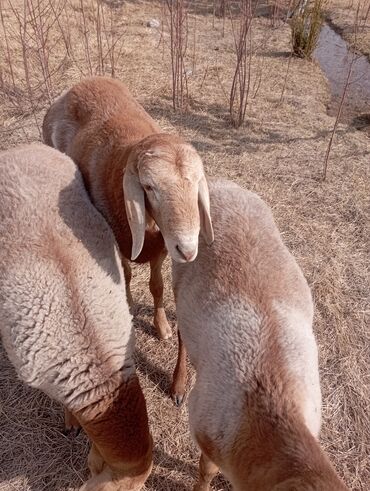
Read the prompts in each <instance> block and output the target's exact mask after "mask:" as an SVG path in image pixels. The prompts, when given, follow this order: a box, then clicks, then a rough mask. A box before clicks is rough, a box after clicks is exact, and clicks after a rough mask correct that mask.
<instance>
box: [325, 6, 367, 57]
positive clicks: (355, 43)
mask: <svg viewBox="0 0 370 491" xmlns="http://www.w3.org/2000/svg"><path fill="white" fill-rule="evenodd" d="M358 6H359V10H358V15H357V8H358ZM326 11H327V16H328V19H329V21H330V24H331V25H332V26H333V27H334V29H336V30H337V31H338V32H339V33H340V34H341V35H342V36H343V37H344V39H345V40H346V41H347V42H348V43H349V44H350V45H351V46H352V47H354V48H355V49H356V50H358V51H360V52H361V53H363V54H364V55H366V56H367V57H368V58H369V61H370V3H369V1H368V0H362V1H360V2H355V1H354V0H328V2H327V5H326Z"/></svg>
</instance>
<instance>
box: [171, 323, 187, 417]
mask: <svg viewBox="0 0 370 491" xmlns="http://www.w3.org/2000/svg"><path fill="white" fill-rule="evenodd" d="M177 336H178V339H179V348H178V353H177V362H176V367H175V370H174V372H173V377H172V385H171V397H172V400H173V402H174V403H175V405H176V406H178V407H179V406H181V404H182V402H183V400H184V394H185V386H186V378H187V373H186V348H185V345H184V343H183V341H182V338H181V335H180V331H179V330H177Z"/></svg>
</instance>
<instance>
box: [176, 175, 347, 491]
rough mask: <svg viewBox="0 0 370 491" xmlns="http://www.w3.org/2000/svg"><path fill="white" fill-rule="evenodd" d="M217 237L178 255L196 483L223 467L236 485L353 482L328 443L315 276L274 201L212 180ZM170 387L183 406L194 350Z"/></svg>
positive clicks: (316, 486) (201, 485) (328, 486)
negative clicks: (294, 249)
mask: <svg viewBox="0 0 370 491" xmlns="http://www.w3.org/2000/svg"><path fill="white" fill-rule="evenodd" d="M208 185H209V192H210V199H211V215H212V223H213V227H214V234H215V240H214V243H213V245H212V246H211V247H206V245H205V243H204V241H202V240H200V242H199V252H198V256H197V259H196V260H195V261H194V262H193V263H191V264H186V265H183V264H178V263H176V262H172V273H173V289H174V294H175V300H176V311H177V318H178V327H179V332H180V341H182V339H183V341H184V345H185V347H186V350H187V351H188V353H189V357H190V361H191V363H192V364H193V366H194V367H195V370H196V381H195V385H194V388H193V389H192V391H191V394H190V396H189V403H188V404H189V423H190V429H191V432H192V435H193V437H194V439H195V441H196V442H197V444H198V446H199V447H200V450H201V458H200V464H199V479H198V481H197V483H196V485H195V487H194V491H208V490H209V489H210V483H211V480H212V478H213V477H214V475H215V473H216V472H217V470H218V468H220V469H221V471H222V472H223V473H224V475H225V476H226V477H227V478H228V479H229V481H230V482H231V484H232V486H233V489H234V490H235V491H242V490H243V491H246V490H253V491H268V490H274V491H283V490H284V491H288V490H291V491H293V490H296V491H298V490H300V491H303V490H306V491H308V490H311V491H313V490H316V491H319V490H320V491H333V490H336V491H339V490H345V489H347V488H346V487H345V485H344V484H343V483H342V481H340V479H339V478H338V477H337V476H336V474H335V471H334V469H333V468H332V466H331V464H330V462H329V460H328V458H327V457H326V455H325V454H324V452H323V450H322V449H321V448H320V446H319V443H318V441H317V437H318V434H319V430H320V413H321V392H320V382H319V372H318V361H317V347H316V343H315V338H314V335H313V332H312V318H313V306H312V300H311V293H310V289H309V287H308V285H307V282H306V280H305V278H304V276H303V274H302V272H301V270H300V268H299V267H298V265H297V263H296V262H295V260H294V258H293V257H292V255H291V254H290V253H289V251H288V249H287V248H286V247H285V245H284V244H283V242H282V240H281V237H280V234H279V231H278V229H277V227H276V225H275V223H274V221H273V218H272V214H271V212H270V209H269V208H268V207H267V205H265V204H264V203H263V201H262V200H261V199H260V198H258V197H257V196H256V195H255V194H253V193H251V192H248V191H245V190H243V189H241V188H240V187H239V186H238V185H236V184H234V183H231V182H228V181H223V180H221V179H217V180H211V181H209V182H208ZM184 345H182V348H181V349H180V354H179V359H178V363H177V366H176V369H175V373H174V379H173V386H172V393H173V397H174V398H175V399H176V400H177V401H178V402H181V400H182V398H183V394H184V387H185V381H186V366H185V359H186V350H185V347H184Z"/></svg>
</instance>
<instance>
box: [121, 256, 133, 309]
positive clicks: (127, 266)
mask: <svg viewBox="0 0 370 491" xmlns="http://www.w3.org/2000/svg"><path fill="white" fill-rule="evenodd" d="M122 266H123V273H124V275H125V285H126V297H127V303H128V306H129V307H130V309H131V308H132V307H133V305H134V301H133V299H132V295H131V289H130V283H131V278H132V272H131V266H130V263H129V262H128V260H127V259H125V258H122Z"/></svg>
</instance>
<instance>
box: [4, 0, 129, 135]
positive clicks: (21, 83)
mask: <svg viewBox="0 0 370 491" xmlns="http://www.w3.org/2000/svg"><path fill="white" fill-rule="evenodd" d="M124 33H125V30H124V28H123V27H122V8H120V9H117V8H116V9H114V8H113V7H111V6H109V5H107V4H105V3H102V2H100V1H99V0H98V1H94V2H91V1H87V0H23V1H19V0H0V39H1V50H2V52H3V53H4V55H3V56H2V58H1V59H0V97H5V98H6V100H8V101H10V102H11V103H12V105H13V107H14V110H15V111H16V113H17V114H19V115H22V117H24V116H26V115H27V114H32V115H33V117H34V119H35V122H36V124H37V127H38V128H39V122H38V113H39V112H40V110H41V109H42V108H43V107H44V106H45V104H49V103H50V102H51V101H52V100H53V99H54V97H55V96H56V95H57V94H58V93H59V92H60V91H61V90H62V89H63V88H65V84H66V82H68V69H71V70H72V71H78V72H79V73H80V76H81V77H84V76H87V75H106V74H109V75H111V76H112V77H114V76H115V74H116V72H117V69H118V67H119V63H120V60H121V58H122V52H123V51H122V49H123V38H124ZM19 54H21V59H22V64H21V65H20V64H19V63H17V64H15V63H14V61H13V60H14V59H19Z"/></svg>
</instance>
